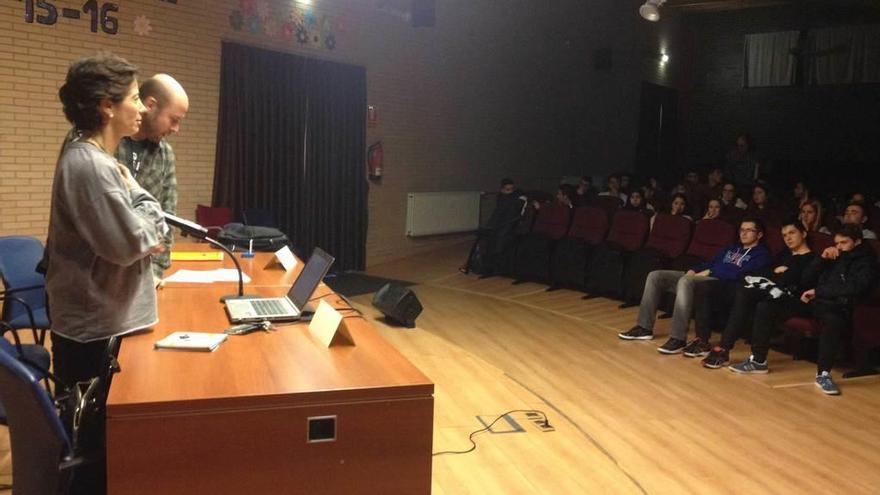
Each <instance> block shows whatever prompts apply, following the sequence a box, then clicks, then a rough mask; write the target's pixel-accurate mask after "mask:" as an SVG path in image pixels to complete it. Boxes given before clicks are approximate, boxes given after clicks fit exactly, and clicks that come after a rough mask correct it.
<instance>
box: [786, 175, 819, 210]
mask: <svg viewBox="0 0 880 495" xmlns="http://www.w3.org/2000/svg"><path fill="white" fill-rule="evenodd" d="M811 199H813V196H812V194H811V191H810V187H809V186H808V185H807V182H806V181H803V180H799V181H797V182H795V183H794V187H793V189H792V199H791V203H790V206H791V211H792V212H793V213H795V214H797V213H799V212H800V211H801V206H803V205H804V204H806V203H807V202H808V201H810V200H811Z"/></svg>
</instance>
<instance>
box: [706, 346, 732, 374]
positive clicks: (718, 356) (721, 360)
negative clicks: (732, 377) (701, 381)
mask: <svg viewBox="0 0 880 495" xmlns="http://www.w3.org/2000/svg"><path fill="white" fill-rule="evenodd" d="M728 363H730V351H728V350H727V349H725V348H723V347H719V346H717V345H716V346H715V347H713V348H712V351H711V352H709V355H708V356H706V357H704V358H703V367H704V368H711V369H713V370H716V369H718V368H720V367H722V366H724V365H726V364H728Z"/></svg>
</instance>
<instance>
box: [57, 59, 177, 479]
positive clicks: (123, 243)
mask: <svg viewBox="0 0 880 495" xmlns="http://www.w3.org/2000/svg"><path fill="white" fill-rule="evenodd" d="M136 76H137V69H136V68H135V67H134V66H133V65H131V64H129V63H128V62H127V61H125V60H124V59H122V58H119V57H117V56H114V55H98V56H94V57H87V58H83V59H81V60H78V61H76V62H74V63H73V64H72V65H71V66H70V68H69V70H68V72H67V78H66V80H65V82H64V85H63V86H62V87H61V89H60V90H59V96H60V99H61V103H62V105H63V109H64V115H65V117H67V120H68V121H70V122H71V123H72V124H73V125H74V126H75V127H76V129H77V131H79V132H80V133H81V134H82V136H81V137H80V138H79V139H77V140H76V141H74V142H72V143H70V144H69V145H67V146H66V147H65V148H64V150H63V151H62V153H61V156H60V157H59V158H58V163H57V166H56V170H55V180H54V183H53V186H52V203H51V212H50V218H49V235H48V239H47V241H46V257H47V259H48V264H47V270H46V290H47V292H48V297H49V305H50V312H51V314H50V316H51V319H52V355H53V365H54V370H55V375H56V376H57V377H58V378H59V379H60V381H61V382H62V383H64V384H66V385H68V386H72V385H74V384H76V382H80V381H88V380H90V379H91V378H93V377H95V376H105V375H106V374H107V370H106V368H105V366H106V365H107V362H108V361H107V357H108V356H107V352H108V347H109V346H108V344H109V342H110V339H111V338H112V337H116V336H120V335H123V334H126V333H129V332H133V331H135V330H140V329H143V328H146V327H149V326H152V325H154V324H155V323H156V322H157V321H158V319H157V312H156V292H155V288H154V287H155V284H154V282H153V274H152V271H151V269H150V254H151V253H157V252H161V250H162V249H163V247H162V244H161V240H162V235H163V233H164V232H165V231H166V230H167V226H166V225H165V221H164V220H163V217H162V210H161V208H160V206H159V203H158V202H157V201H156V199H154V198H153V197H152V196H150V194H149V193H147V192H146V191H145V190H144V189H142V188H141V187H140V186H139V185H138V184H137V182H136V181H135V180H134V179H133V178H132V177H131V175H130V173H129V172H128V169H127V168H126V167H125V166H123V165H121V164H119V163H118V162H117V161H116V159H115V158H114V152H115V151H116V147H117V145H118V144H119V141H120V140H121V139H122V138H123V137H124V136H130V135H132V134H134V133H135V132H137V131H138V129H139V127H140V123H141V115H140V113H141V112H142V111H143V110H144V107H143V105H141V102H140V99H139V95H138V84H137V79H136ZM99 422H100V421H99ZM92 427H93V429H91V430H87V431H81V433H80V435H81V437H82V435H83V434H85V435H86V437H87V438H82V440H83V442H84V443H87V444H90V445H89V446H90V447H92V448H96V447H97V448H100V446H101V445H102V440H101V439H102V432H103V425H92ZM85 474H86V473H84V472H81V473H80V475H78V476H77V477H76V478H77V479H78V480H79V481H81V482H84V483H85V484H86V485H88V486H80V487H75V490H74V493H95V494H97V493H103V492H104V491H105V487H104V486H103V485H104V476H103V473H88V474H89V475H86V476H82V475H85Z"/></svg>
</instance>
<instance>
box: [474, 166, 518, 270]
mask: <svg viewBox="0 0 880 495" xmlns="http://www.w3.org/2000/svg"><path fill="white" fill-rule="evenodd" d="M525 201H526V197H525V194H524V193H523V192H522V191H520V190H518V189H517V188H516V185H515V184H514V183H513V181H512V180H510V179H502V180H501V188H500V190H499V191H498V197H497V198H496V199H495V210H494V211H493V212H492V216H491V217H489V221H488V222H487V223H486V226H485V227H484V228H483V229H481V230H480V232H479V233H478V235H477V240H476V241H475V242H474V245H473V247H471V251H470V253H469V254H468V259H467V261H466V262H465V264H464V265H462V266H461V267H459V269H458V271H460V272H461V273H469V272H470V270H471V268H472V266H471V265H472V263H473V261H474V259H473V258H474V255H475V253H476V251H477V248H478V246H480V245H482V246H483V249H484V251H483V253H482V257H483V259H482V263H481V265H482V266H480V267H479V268H480V269H479V270H478V271H481V272H482V273H483V274H484V275H491V274H494V272H495V270H496V268H497V267H496V266H495V265H496V264H497V262H498V258H499V257H500V256H501V254H502V253H503V252H504V251H505V250H506V249H507V248H508V247H510V245H511V244H513V241H514V237H515V234H516V233H515V229H516V225H517V223H519V220H520V218H521V217H522V214H523V210H524V207H525Z"/></svg>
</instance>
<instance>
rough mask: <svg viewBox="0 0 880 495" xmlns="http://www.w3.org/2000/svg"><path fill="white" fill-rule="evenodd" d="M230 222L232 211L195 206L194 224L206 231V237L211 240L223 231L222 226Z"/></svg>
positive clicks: (223, 208) (222, 207) (225, 208)
mask: <svg viewBox="0 0 880 495" xmlns="http://www.w3.org/2000/svg"><path fill="white" fill-rule="evenodd" d="M230 222H232V210H231V209H230V208H227V207H225V206H204V205H197V206H196V223H197V224H199V225H201V226H202V227H205V228H206V229H208V236H210V237H211V238H213V239H216V238H217V234H219V233H220V230H221V229H223V226H224V225H226V224H227V223H230Z"/></svg>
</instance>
